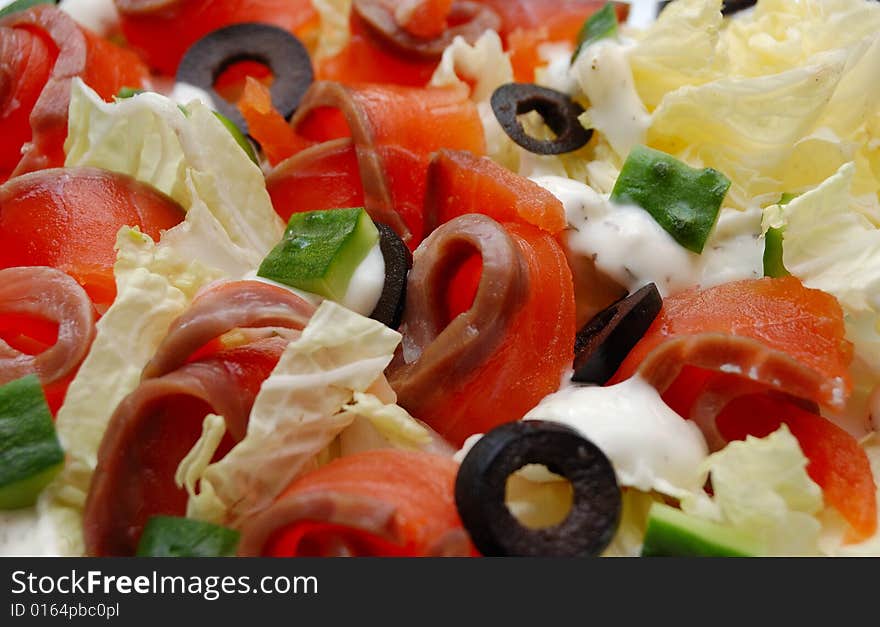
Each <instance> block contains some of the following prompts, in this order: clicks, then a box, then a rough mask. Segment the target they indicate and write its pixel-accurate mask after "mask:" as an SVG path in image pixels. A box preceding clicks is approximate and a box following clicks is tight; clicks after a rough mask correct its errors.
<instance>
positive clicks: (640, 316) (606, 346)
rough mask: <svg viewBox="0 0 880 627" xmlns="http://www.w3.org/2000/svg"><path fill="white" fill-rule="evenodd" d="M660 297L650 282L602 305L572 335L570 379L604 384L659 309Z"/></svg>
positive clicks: (655, 287) (646, 328) (661, 302)
mask: <svg viewBox="0 0 880 627" xmlns="http://www.w3.org/2000/svg"><path fill="white" fill-rule="evenodd" d="M662 306H663V299H662V298H661V297H660V292H658V291H657V286H656V285H654V284H653V283H649V284H648V285H646V286H644V287H643V288H641V289H639V290H638V291H636V292H635V293H634V294H630V295H629V296H627V297H625V298H622V299H621V300H619V301H617V302H616V303H614V304H613V305H610V306H609V307H607V308H606V309H603V310H602V311H600V312H599V313H597V314H596V315H595V316H593V318H592V320H590V321H589V322H588V323H587V324H585V325H584V326H583V327H582V328H581V330H580V331H578V333H577V335H576V336H575V339H574V375H573V376H572V377H571V380H572V381H577V382H578V383H596V384H598V385H604V384H605V383H607V381H608V380H609V379H610V378H611V377H612V376H614V373H615V372H617V369H618V368H619V367H620V364H622V363H623V360H624V359H626V356H627V355H629V352H630V351H631V350H632V349H633V346H635V345H636V343H637V342H638V341H639V340H640V339H642V336H643V335H644V334H645V332H646V331H647V330H648V327H650V326H651V323H652V322H654V318H656V317H657V314H659V313H660V308H661V307H662Z"/></svg>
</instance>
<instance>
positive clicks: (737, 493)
mask: <svg viewBox="0 0 880 627" xmlns="http://www.w3.org/2000/svg"><path fill="white" fill-rule="evenodd" d="M806 466H807V459H806V457H804V454H803V453H802V452H801V448H800V446H799V445H798V441H797V440H796V439H795V437H794V436H793V435H791V432H790V431H789V430H788V427H786V426H785V425H783V426H782V427H780V428H779V430H778V431H776V432H774V433H771V434H770V435H768V436H767V437H765V438H755V437H752V436H749V437H747V438H746V439H745V440H744V441H736V442H731V443H730V444H728V445H727V446H726V447H724V448H723V449H722V450H720V451H718V452H717V453H714V454H712V455H710V456H709V457H708V458H707V459H706V461H705V462H704V463H703V467H704V469H705V470H706V471H708V473H709V476H710V479H711V481H712V490H713V493H714V496H713V497H711V498H710V497H708V496H706V495H705V493H702V492H700V493H694V494H693V495H690V496H688V497H686V498H684V499H682V503H681V504H682V509H683V510H684V511H685V512H687V513H689V514H693V515H695V516H702V517H704V518H709V519H711V520H714V521H716V522H720V523H722V524H726V525H730V526H732V527H735V528H737V529H740V530H742V531H745V532H747V533H748V534H750V535H751V536H752V537H754V538H755V539H756V540H757V541H758V542H760V543H761V544H762V545H763V546H765V547H766V548H767V551H768V554H769V555H817V554H819V547H818V540H819V531H820V524H819V521H818V519H817V518H816V514H818V513H819V512H820V511H821V510H822V490H821V488H820V487H819V486H818V485H816V483H815V482H813V480H812V479H810V477H809V475H808V474H807V471H806Z"/></svg>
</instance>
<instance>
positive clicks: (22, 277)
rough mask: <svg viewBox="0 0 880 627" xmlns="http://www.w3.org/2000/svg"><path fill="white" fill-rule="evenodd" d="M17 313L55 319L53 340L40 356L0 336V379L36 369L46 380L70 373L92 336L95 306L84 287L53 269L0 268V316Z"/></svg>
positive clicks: (50, 381) (8, 378) (32, 371)
mask: <svg viewBox="0 0 880 627" xmlns="http://www.w3.org/2000/svg"><path fill="white" fill-rule="evenodd" d="M8 314H21V315H25V316H32V317H34V318H40V319H43V320H48V321H51V322H57V323H58V339H57V340H56V342H55V344H54V345H53V346H52V347H50V348H48V349H47V350H45V351H43V352H42V353H40V354H39V355H28V354H25V353H22V352H19V351H17V350H15V349H14V348H12V347H11V346H9V345H8V344H7V343H6V342H4V341H3V340H0V384H3V383H8V382H9V381H13V380H15V379H18V378H20V377H23V376H25V375H28V374H34V373H36V374H37V375H39V377H40V381H42V383H43V384H44V385H45V384H49V383H54V382H55V381H59V380H61V379H63V378H64V377H66V376H67V375H69V374H71V373H72V372H73V371H74V370H75V369H76V368H77V367H78V366H79V364H80V363H81V362H82V360H83V359H85V357H86V354H87V353H88V351H89V347H90V346H91V345H92V340H93V339H94V338H95V309H94V307H93V306H92V302H91V301H90V300H89V297H88V295H87V294H86V292H85V290H84V289H83V288H82V287H81V286H80V285H79V283H77V282H76V281H74V280H73V279H72V278H71V277H69V276H68V275H67V274H65V273H63V272H61V271H60V270H56V269H54V268H46V267H29V268H6V269H5V270H0V315H8Z"/></svg>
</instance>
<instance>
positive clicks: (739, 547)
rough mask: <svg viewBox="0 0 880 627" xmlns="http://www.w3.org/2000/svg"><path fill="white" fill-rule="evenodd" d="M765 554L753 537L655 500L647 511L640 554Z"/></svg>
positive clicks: (748, 555)
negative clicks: (646, 521)
mask: <svg viewBox="0 0 880 627" xmlns="http://www.w3.org/2000/svg"><path fill="white" fill-rule="evenodd" d="M764 553H765V551H764V548H763V546H762V544H761V542H759V541H758V540H757V539H756V538H754V537H752V536H751V535H750V534H747V533H745V532H743V531H741V530H739V529H734V528H733V527H728V526H725V525H721V524H719V523H715V522H712V521H711V520H705V519H702V518H697V517H696V516H690V515H688V514H685V513H684V512H682V511H681V510H679V509H676V508H674V507H670V506H668V505H664V504H662V503H654V504H653V505H651V510H650V512H649V513H648V529H647V531H646V532H645V540H644V544H643V545H642V555H643V556H646V557H647V556H654V557H673V556H679V557H755V556H760V555H763V554H764Z"/></svg>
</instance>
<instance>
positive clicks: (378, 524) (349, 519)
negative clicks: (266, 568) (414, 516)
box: [238, 490, 398, 557]
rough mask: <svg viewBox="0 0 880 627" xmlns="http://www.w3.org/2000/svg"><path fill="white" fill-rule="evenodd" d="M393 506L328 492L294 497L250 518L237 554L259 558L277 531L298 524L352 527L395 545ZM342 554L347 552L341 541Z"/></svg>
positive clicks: (361, 497) (364, 498) (370, 499)
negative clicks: (306, 521)
mask: <svg viewBox="0 0 880 627" xmlns="http://www.w3.org/2000/svg"><path fill="white" fill-rule="evenodd" d="M396 511H397V509H396V508H395V507H394V505H391V504H390V503H386V502H385V501H382V500H380V499H376V498H372V497H367V496H356V495H351V494H342V493H337V492H330V491H326V490H321V491H320V492H319V491H313V492H305V493H301V494H292V495H289V496H286V497H282V498H280V499H279V500H278V501H276V502H275V503H274V504H273V505H272V506H271V507H269V508H267V509H265V510H263V511H262V512H261V513H259V514H257V515H256V516H254V517H253V518H251V519H250V520H249V521H248V522H247V523H246V524H245V525H244V527H243V528H242V532H241V542H240V544H239V546H238V554H239V555H241V556H245V557H257V556H260V555H262V554H263V551H264V549H265V546H266V543H267V542H268V541H269V540H270V538H271V537H272V536H273V534H274V533H275V532H276V531H279V530H281V529H283V528H285V527H287V526H288V525H291V524H293V523H295V522H297V521H304V520H308V521H319V522H325V523H331V524H335V525H342V526H345V527H353V528H355V529H359V530H361V531H365V532H367V533H371V534H373V535H376V536H379V537H381V538H384V539H385V540H388V541H389V542H396V541H397V540H398V538H397V535H398V534H397V532H396V524H395V518H394V516H395V513H396ZM339 549H340V553H342V552H343V551H345V550H346V547H345V545H344V542H343V541H342V539H341V538H340V543H339Z"/></svg>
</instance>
